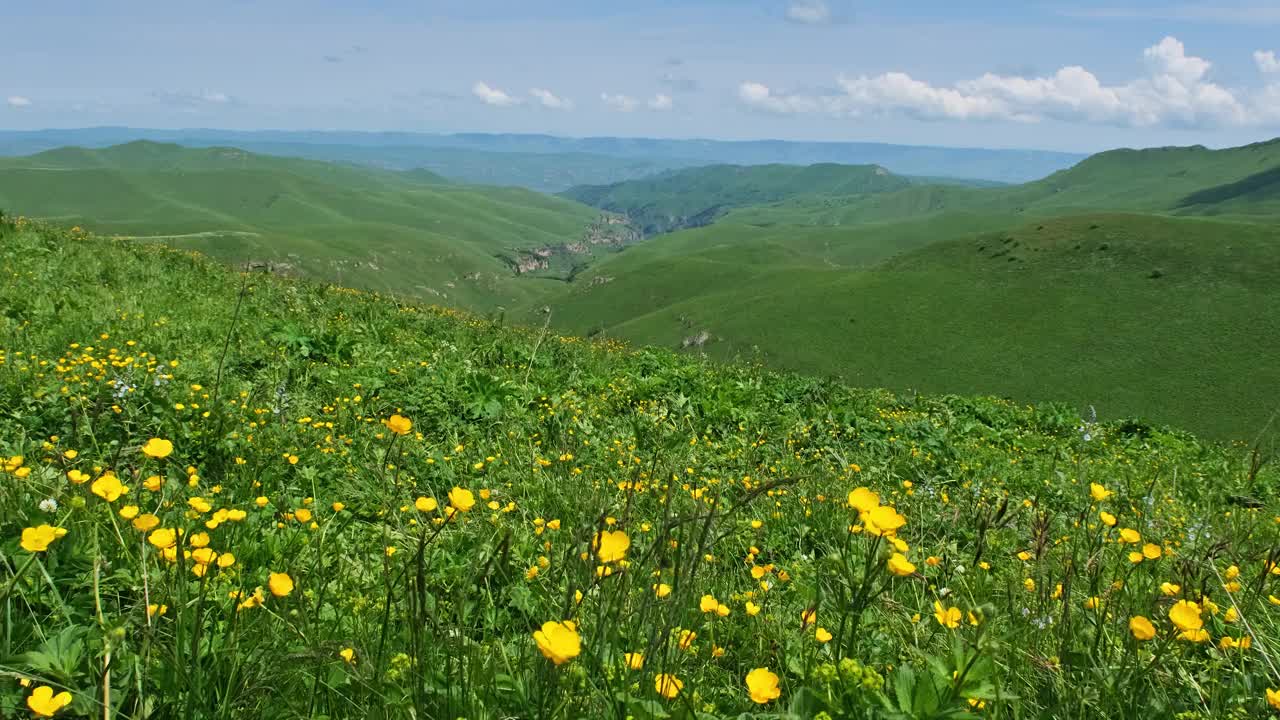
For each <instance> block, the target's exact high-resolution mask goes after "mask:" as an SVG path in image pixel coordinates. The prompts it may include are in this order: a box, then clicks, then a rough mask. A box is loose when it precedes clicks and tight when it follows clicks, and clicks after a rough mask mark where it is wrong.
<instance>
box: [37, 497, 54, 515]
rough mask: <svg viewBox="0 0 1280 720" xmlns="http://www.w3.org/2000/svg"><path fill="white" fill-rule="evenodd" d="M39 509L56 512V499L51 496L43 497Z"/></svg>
mask: <svg viewBox="0 0 1280 720" xmlns="http://www.w3.org/2000/svg"><path fill="white" fill-rule="evenodd" d="M40 509H41V510H43V511H45V512H47V513H55V512H58V501H57V500H54V499H53V498H45V499H44V500H41V501H40Z"/></svg>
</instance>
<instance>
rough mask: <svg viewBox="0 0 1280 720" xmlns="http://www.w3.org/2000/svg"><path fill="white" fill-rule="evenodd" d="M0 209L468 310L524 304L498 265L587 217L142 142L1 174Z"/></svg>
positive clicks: (558, 207) (399, 177)
mask: <svg viewBox="0 0 1280 720" xmlns="http://www.w3.org/2000/svg"><path fill="white" fill-rule="evenodd" d="M0 207H5V208H10V209H11V211H20V212H22V213H24V214H27V215H31V216H36V217H45V218H52V219H57V220H58V221H60V222H64V223H67V224H72V223H78V224H81V225H83V226H85V227H88V228H91V229H93V230H97V231H100V232H106V233H115V234H120V235H127V236H168V237H164V238H163V240H164V241H165V242H168V243H170V244H173V245H176V246H179V247H187V248H192V249H196V250H201V251H203V252H207V253H209V254H211V255H213V256H215V257H218V258H219V259H222V260H226V261H229V262H244V261H246V260H274V261H285V262H289V263H290V264H292V265H294V266H296V267H297V268H298V269H300V270H302V271H305V272H307V273H308V274H313V275H315V276H316V277H320V278H325V279H330V280H338V281H341V282H343V283H345V284H348V285H353V286H356V287H366V288H371V289H378V290H386V291H394V292H403V293H412V294H418V295H430V296H433V297H439V298H441V299H443V300H445V301H448V302H450V303H452V304H457V305H462V306H467V307H473V308H486V307H493V306H495V305H500V304H504V303H506V304H509V303H512V302H517V301H527V300H529V299H531V298H532V297H533V295H535V294H536V293H537V292H538V291H540V289H541V288H542V287H543V286H542V285H536V284H531V283H519V282H516V280H515V279H514V278H513V277H512V274H511V272H510V271H509V269H508V267H507V265H506V264H505V263H504V262H503V261H502V260H501V259H499V257H498V256H500V255H503V254H506V253H508V251H509V250H511V249H518V248H533V247H540V246H542V245H547V244H558V243H563V242H566V241H572V240H577V239H579V238H580V237H581V234H582V232H583V229H584V228H585V226H586V225H587V223H589V222H590V221H591V220H592V219H593V218H594V217H595V215H596V213H595V212H594V211H592V210H591V209H589V208H587V207H585V206H582V205H578V204H576V203H572V202H569V201H566V200H562V199H559V198H553V197H548V196H544V195H539V194H537V193H533V192H530V191H526V190H521V189H516V188H475V187H467V186H456V185H452V184H449V183H446V182H443V181H442V180H441V178H439V177H437V176H435V175H433V174H431V173H429V172H426V171H414V172H409V173H393V172H387V171H379V170H372V169H363V168H352V167H345V166H340V165H334V164H331V163H325V162H319V161H312V160H301V159H288V158H274V157H266V156H260V155H254V154H252V153H246V152H244V151H241V150H236V149H230V148H207V149H198V150H191V149H183V148H179V147H177V146H174V145H159V144H156V143H141V142H140V143H130V144H128V145H124V146H118V147H114V148H106V149H103V150H85V149H80V148H64V149H59V150H54V151H50V152H48V153H42V154H40V155H35V156H31V157H27V158H15V159H8V160H4V161H0Z"/></svg>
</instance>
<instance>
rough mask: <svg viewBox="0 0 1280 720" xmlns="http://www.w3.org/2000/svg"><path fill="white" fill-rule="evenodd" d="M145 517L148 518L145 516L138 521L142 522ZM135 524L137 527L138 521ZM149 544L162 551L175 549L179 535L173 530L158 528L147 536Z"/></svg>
mask: <svg viewBox="0 0 1280 720" xmlns="http://www.w3.org/2000/svg"><path fill="white" fill-rule="evenodd" d="M144 517H147V516H146V515H143V516H142V517H140V518H138V520H141V519H142V518H144ZM134 524H135V525H136V524H137V520H135V521H134ZM147 542H149V543H151V544H152V545H155V546H156V547H158V548H160V549H161V550H163V549H165V548H170V547H173V546H174V545H175V544H176V543H177V542H178V533H177V532H175V531H174V530H173V529H172V528H157V529H155V530H153V531H151V534H150V535H148V536H147Z"/></svg>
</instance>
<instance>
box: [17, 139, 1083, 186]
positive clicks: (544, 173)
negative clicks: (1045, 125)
mask: <svg viewBox="0 0 1280 720" xmlns="http://www.w3.org/2000/svg"><path fill="white" fill-rule="evenodd" d="M134 140H153V141H158V142H170V143H177V144H180V145H186V146H190V147H208V146H228V145H230V146H235V147H238V148H241V149H244V150H249V151H252V152H259V153H266V154H272V155H289V156H295V157H305V158H311V159H316V160H330V161H338V162H346V163H353V164H359V165H370V166H375V167H381V168H385V169H389V170H409V169H413V168H426V169H428V170H431V171H433V172H437V173H439V174H441V175H443V176H445V177H447V178H450V179H452V180H458V181H461V182H468V183H477V184H489V185H517V186H520V187H526V188H529V189H532V190H539V191H543V192H560V191H562V190H566V189H568V188H570V187H573V186H575V185H603V184H609V183H615V182H620V181H623V180H631V179H636V178H641V177H646V176H649V175H653V174H655V173H659V172H662V171H665V170H672V169H679V168H688V167H695V166H700V165H719V164H729V165H766V164H787V165H812V164H816V163H838V164H849V165H880V166H882V167H884V168H886V169H888V170H889V171H890V172H893V173H894V174H897V175H913V176H929V177H934V178H952V179H955V178H963V179H972V180H987V181H994V182H1000V183H1018V182H1026V181H1029V180H1035V179H1038V178H1042V177H1045V176H1047V175H1049V174H1051V173H1053V172H1055V171H1058V170H1062V169H1064V168H1067V167H1070V166H1072V165H1074V164H1075V163H1077V162H1079V161H1080V160H1083V159H1084V158H1085V157H1086V156H1085V155H1078V154H1073V153H1060V152H1049V151H1043V150H988V149H976V148H975V149H970V148H946V147H928V146H915V145H891V144H884V143H860V142H793V141H784V140H751V141H722V140H666V139H655V138H616V137H596V138H564V137H556V136H552V135H519V134H481V133H466V134H458V135H432V134H426V133H406V132H345V131H333V132H326V131H283V130H262V131H238V130H213V129H199V128H197V129H188V130H155V129H144V128H120V127H100V128H82V129H72V130H34V131H0V155H8V156H14V155H29V154H33V153H37V152H41V151H44V150H51V149H54V148H58V147H64V146H68V145H78V146H83V147H91V148H92V147H107V146H110V145H118V144H121V143H126V142H131V141H134Z"/></svg>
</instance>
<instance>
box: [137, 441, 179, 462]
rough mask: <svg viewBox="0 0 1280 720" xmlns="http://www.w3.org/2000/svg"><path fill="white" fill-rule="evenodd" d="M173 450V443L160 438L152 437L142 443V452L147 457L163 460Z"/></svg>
mask: <svg viewBox="0 0 1280 720" xmlns="http://www.w3.org/2000/svg"><path fill="white" fill-rule="evenodd" d="M172 452H173V443H171V442H169V441H168V440H162V439H160V438H151V439H150V440H148V441H146V442H145V443H143V445H142V454H143V455H146V456H147V457H151V458H155V459H157V460H163V459H165V458H167V457H169V455H170V454H171V453H172Z"/></svg>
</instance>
